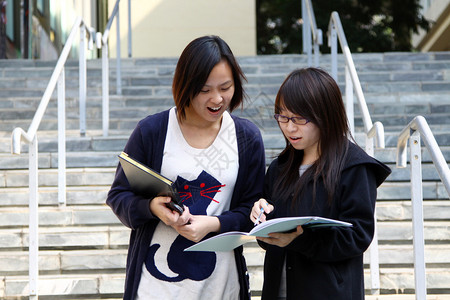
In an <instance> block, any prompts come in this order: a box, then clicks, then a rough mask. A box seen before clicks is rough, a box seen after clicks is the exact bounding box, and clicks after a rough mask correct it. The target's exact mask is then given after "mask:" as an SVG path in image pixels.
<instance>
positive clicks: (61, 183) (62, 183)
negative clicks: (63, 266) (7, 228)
mask: <svg viewBox="0 0 450 300" xmlns="http://www.w3.org/2000/svg"><path fill="white" fill-rule="evenodd" d="M78 28H79V29H80V55H79V72H80V89H79V91H80V105H81V102H83V101H85V99H86V55H85V51H86V50H85V38H86V34H88V35H89V43H88V45H92V44H93V42H92V39H93V36H92V34H91V33H92V32H91V30H87V31H86V25H85V23H84V22H83V20H82V19H81V17H77V18H76V19H75V22H74V24H73V26H72V29H71V31H70V34H69V36H68V38H67V41H66V43H65V45H64V48H63V50H62V52H61V55H60V56H59V59H58V61H57V63H56V66H55V69H54V70H53V73H52V76H51V78H50V81H49V83H48V85H47V88H46V89H45V92H44V95H43V96H42V98H41V102H40V103H39V106H38V108H37V110H36V113H35V115H34V117H33V120H32V121H31V124H30V127H29V128H28V131H27V132H25V131H24V130H23V129H22V128H15V129H14V130H13V132H12V135H11V152H12V153H13V154H20V152H21V142H22V141H25V142H27V143H29V144H30V146H29V150H28V152H29V189H30V192H29V231H30V233H29V277H30V282H29V293H30V299H37V297H38V275H39V271H38V270H39V269H38V251H39V246H38V226H39V222H38V205H39V201H38V140H37V130H38V128H39V125H40V123H41V121H42V118H43V116H44V113H45V110H46V109H47V106H48V103H49V101H50V98H51V95H52V94H53V91H54V90H55V88H57V99H58V100H57V101H58V203H59V204H60V205H64V204H65V203H66V136H65V130H66V128H65V121H66V119H65V68H64V66H65V63H66V61H67V58H68V56H69V53H70V50H71V48H72V45H73V43H74V40H75V34H76V31H77V29H78ZM80 107H81V106H80ZM80 115H81V112H80ZM80 122H81V118H80ZM80 134H81V135H83V134H84V132H83V129H82V126H81V123H80Z"/></svg>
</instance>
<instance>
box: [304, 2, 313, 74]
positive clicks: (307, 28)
mask: <svg viewBox="0 0 450 300" xmlns="http://www.w3.org/2000/svg"><path fill="white" fill-rule="evenodd" d="M306 1H307V0H302V19H303V25H302V28H303V29H302V34H303V38H302V39H303V53H306V54H307V56H308V66H312V49H311V23H310V21H309V14H308V10H307V7H306Z"/></svg>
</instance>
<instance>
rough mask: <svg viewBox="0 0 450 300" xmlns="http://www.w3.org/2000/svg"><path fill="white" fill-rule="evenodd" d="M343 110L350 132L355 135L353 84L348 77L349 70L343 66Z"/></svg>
mask: <svg viewBox="0 0 450 300" xmlns="http://www.w3.org/2000/svg"><path fill="white" fill-rule="evenodd" d="M345 110H346V111H347V118H348V125H349V127H350V132H351V133H352V135H353V136H354V135H355V114H354V103H353V82H352V77H351V76H350V70H349V69H348V66H347V65H345Z"/></svg>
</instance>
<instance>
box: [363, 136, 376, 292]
mask: <svg viewBox="0 0 450 300" xmlns="http://www.w3.org/2000/svg"><path fill="white" fill-rule="evenodd" d="M365 150H366V153H367V154H369V155H370V156H372V157H373V156H374V153H375V148H374V143H373V138H369V137H368V136H366V145H365ZM373 215H374V224H375V230H374V233H373V239H372V243H371V244H370V248H369V252H370V261H369V265H370V281H371V294H372V295H379V294H380V266H379V254H378V224H377V223H378V220H377V209H376V207H375V211H374V214H373Z"/></svg>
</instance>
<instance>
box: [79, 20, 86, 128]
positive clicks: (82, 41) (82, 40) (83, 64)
mask: <svg viewBox="0 0 450 300" xmlns="http://www.w3.org/2000/svg"><path fill="white" fill-rule="evenodd" d="M78 67H79V73H80V79H79V82H80V83H79V85H80V91H79V98H80V99H79V101H80V103H79V105H80V136H85V135H86V94H87V93H86V90H87V89H86V77H87V75H86V25H85V24H82V25H81V26H80V57H79V62H78Z"/></svg>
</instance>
